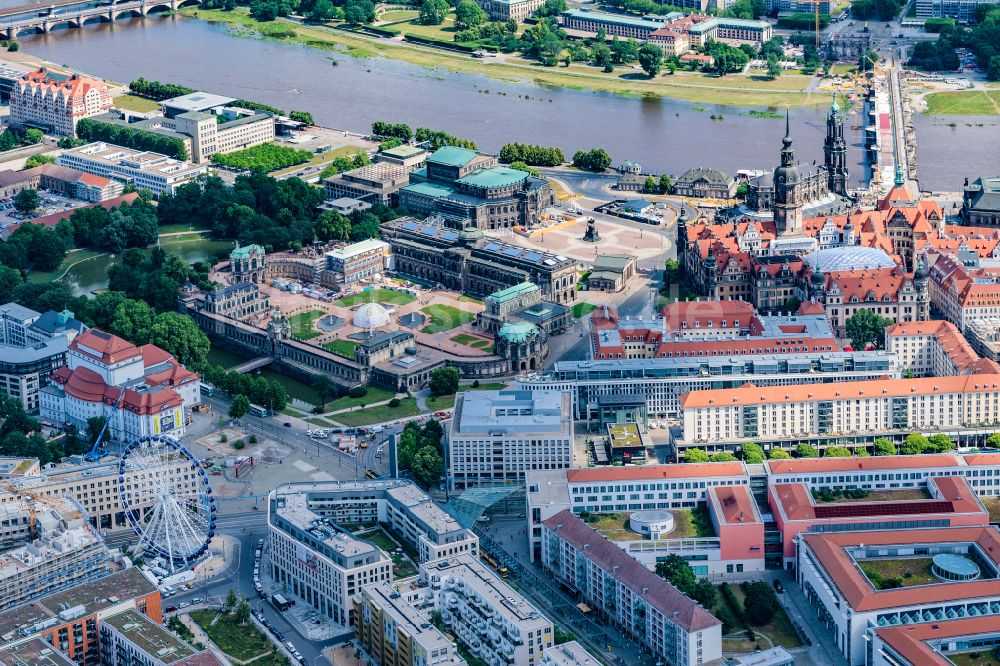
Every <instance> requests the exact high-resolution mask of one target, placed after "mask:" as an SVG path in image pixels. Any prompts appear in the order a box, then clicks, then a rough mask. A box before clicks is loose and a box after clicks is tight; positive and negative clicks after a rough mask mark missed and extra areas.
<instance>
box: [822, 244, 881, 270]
mask: <svg viewBox="0 0 1000 666" xmlns="http://www.w3.org/2000/svg"><path fill="white" fill-rule="evenodd" d="M802 260H803V261H804V262H806V263H807V264H808V265H809V267H810V268H816V266H817V265H818V266H822V267H823V271H824V272H826V273H830V272H834V271H856V270H861V269H863V268H892V267H893V266H895V265H896V262H895V261H893V260H892V257H890V256H889V255H888V254H886V253H885V251H884V250H879V249H878V248H874V247H863V246H861V245H848V246H846V247H828V248H826V249H825V250H820V251H818V252H813V253H812V254H807V255H805V256H804V257H802Z"/></svg>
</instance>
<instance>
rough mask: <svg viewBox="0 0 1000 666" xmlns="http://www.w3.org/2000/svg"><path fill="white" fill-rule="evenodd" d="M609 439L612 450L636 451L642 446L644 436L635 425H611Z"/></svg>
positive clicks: (609, 426) (609, 425)
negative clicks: (635, 449)
mask: <svg viewBox="0 0 1000 666" xmlns="http://www.w3.org/2000/svg"><path fill="white" fill-rule="evenodd" d="M608 437H610V438H611V448H612V449H622V448H625V449H634V448H638V447H640V446H642V435H640V434H639V426H637V425H636V424H635V423H609V424H608Z"/></svg>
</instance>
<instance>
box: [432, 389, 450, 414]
mask: <svg viewBox="0 0 1000 666" xmlns="http://www.w3.org/2000/svg"><path fill="white" fill-rule="evenodd" d="M454 406H455V394H454V393H449V394H448V395H432V396H431V397H429V398H427V407H429V408H430V409H433V410H434V411H435V412H436V411H438V410H440V409H451V408H452V407H454Z"/></svg>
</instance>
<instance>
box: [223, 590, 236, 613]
mask: <svg viewBox="0 0 1000 666" xmlns="http://www.w3.org/2000/svg"><path fill="white" fill-rule="evenodd" d="M236 604H237V599H236V592H234V591H233V590H232V589H230V590H229V592H228V593H227V594H226V600H225V601H224V602H223V604H222V607H223V608H224V609H225V610H227V611H231V610H233V609H234V608H236Z"/></svg>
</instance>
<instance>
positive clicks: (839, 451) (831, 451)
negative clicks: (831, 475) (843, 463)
mask: <svg viewBox="0 0 1000 666" xmlns="http://www.w3.org/2000/svg"><path fill="white" fill-rule="evenodd" d="M823 457H824V458H850V457H851V450H850V449H849V448H847V447H846V446H829V447H827V449H826V451H824V452H823Z"/></svg>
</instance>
